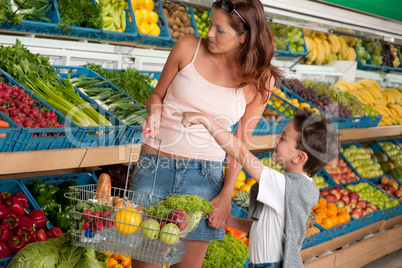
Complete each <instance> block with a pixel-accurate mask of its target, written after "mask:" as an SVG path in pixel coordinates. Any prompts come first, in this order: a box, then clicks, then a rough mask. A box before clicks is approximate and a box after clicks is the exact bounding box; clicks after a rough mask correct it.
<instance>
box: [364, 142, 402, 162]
mask: <svg viewBox="0 0 402 268" xmlns="http://www.w3.org/2000/svg"><path fill="white" fill-rule="evenodd" d="M380 142H391V143H393V144H395V145H396V144H397V143H396V141H395V140H394V139H384V140H375V141H373V142H372V143H371V144H370V145H369V147H370V148H371V149H373V152H374V153H377V152H379V151H381V152H382V153H384V154H385V155H386V156H387V157H388V159H390V160H394V159H393V158H392V157H391V156H390V155H388V153H387V151H385V149H384V148H383V147H382V146H381V145H380ZM401 150H402V148H401Z"/></svg>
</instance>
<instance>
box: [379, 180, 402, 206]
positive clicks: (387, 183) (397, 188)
mask: <svg viewBox="0 0 402 268" xmlns="http://www.w3.org/2000/svg"><path fill="white" fill-rule="evenodd" d="M377 186H378V188H381V189H383V190H384V191H386V192H387V193H388V194H390V195H391V196H394V197H395V198H397V199H398V200H399V201H402V185H401V184H400V183H398V182H397V181H396V180H395V179H393V178H389V177H387V176H383V177H381V180H380V183H378V184H377Z"/></svg>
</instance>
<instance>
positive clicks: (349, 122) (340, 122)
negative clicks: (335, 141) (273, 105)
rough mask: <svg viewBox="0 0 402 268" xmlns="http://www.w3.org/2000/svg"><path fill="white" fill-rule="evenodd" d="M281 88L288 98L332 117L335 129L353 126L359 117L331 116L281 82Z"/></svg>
mask: <svg viewBox="0 0 402 268" xmlns="http://www.w3.org/2000/svg"><path fill="white" fill-rule="evenodd" d="M281 89H282V91H283V92H284V93H285V95H286V97H287V98H288V99H289V98H290V99H294V98H296V99H298V100H299V101H301V102H305V103H307V104H308V105H310V107H311V108H316V109H317V110H319V111H320V112H321V113H323V114H325V115H326V116H327V117H329V118H332V120H333V123H334V125H335V127H336V128H337V129H346V128H353V126H354V125H355V121H358V120H359V118H358V117H354V118H343V117H342V118H341V117H333V116H331V115H330V114H328V113H327V112H325V111H323V110H321V109H319V108H318V107H317V106H315V105H314V104H312V103H311V102H309V101H307V100H306V99H304V98H303V97H301V96H299V95H298V94H296V93H295V92H293V91H292V90H290V89H289V88H287V87H286V86H284V85H283V84H281Z"/></svg>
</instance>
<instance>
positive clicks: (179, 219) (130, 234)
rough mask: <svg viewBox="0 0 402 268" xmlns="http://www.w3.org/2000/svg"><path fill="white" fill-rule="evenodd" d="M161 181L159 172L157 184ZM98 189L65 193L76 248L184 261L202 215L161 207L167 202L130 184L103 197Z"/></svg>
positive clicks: (168, 261)
mask: <svg viewBox="0 0 402 268" xmlns="http://www.w3.org/2000/svg"><path fill="white" fill-rule="evenodd" d="M131 148H132V147H131ZM159 151H160V148H159ZM158 159H159V157H158ZM130 164H131V152H130V162H129V168H130ZM157 167H158V162H157V163H156V169H157ZM155 178H156V171H155V177H154V184H155ZM128 179H129V177H128V175H127V180H128ZM97 186H98V185H97V184H90V185H80V186H70V189H71V190H70V192H67V193H65V197H66V198H68V199H70V200H71V202H72V207H73V209H72V212H73V221H74V224H73V232H72V235H73V243H74V245H76V246H80V247H86V248H92V249H96V250H100V251H104V252H109V253H113V254H117V255H121V256H126V257H131V258H132V259H136V260H140V261H144V262H149V263H153V264H157V265H164V266H170V265H172V264H175V263H178V262H181V261H182V260H183V258H184V255H185V253H186V252H187V249H188V246H189V243H190V240H191V232H192V231H193V230H195V229H196V227H197V226H198V223H199V221H200V220H201V218H202V212H199V211H187V212H184V211H181V210H173V209H168V208H164V207H158V206H155V205H154V204H155V203H157V202H159V201H162V200H163V198H160V197H157V196H153V189H152V192H151V194H143V193H139V192H134V191H130V190H127V182H126V187H125V189H121V188H115V187H112V189H111V195H104V194H100V193H97V192H96V190H97ZM122 196H123V198H121V197H122Z"/></svg>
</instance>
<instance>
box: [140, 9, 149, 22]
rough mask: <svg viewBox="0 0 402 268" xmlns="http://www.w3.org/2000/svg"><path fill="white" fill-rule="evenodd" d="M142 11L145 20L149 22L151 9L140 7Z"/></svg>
mask: <svg viewBox="0 0 402 268" xmlns="http://www.w3.org/2000/svg"><path fill="white" fill-rule="evenodd" d="M140 11H141V12H142V16H143V18H144V22H148V23H149V18H150V15H149V12H150V11H149V10H148V9H145V8H143V9H140Z"/></svg>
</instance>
